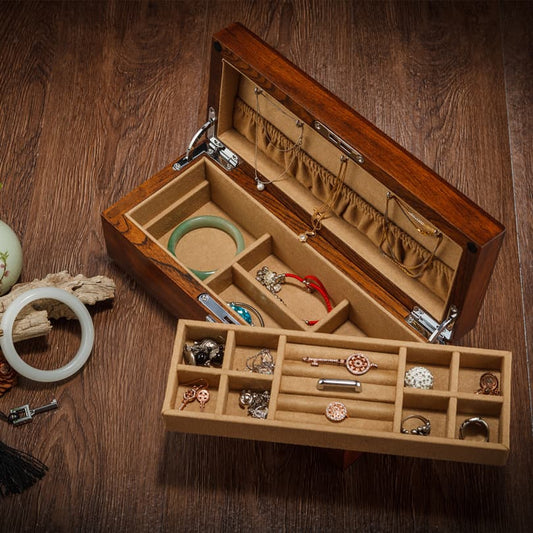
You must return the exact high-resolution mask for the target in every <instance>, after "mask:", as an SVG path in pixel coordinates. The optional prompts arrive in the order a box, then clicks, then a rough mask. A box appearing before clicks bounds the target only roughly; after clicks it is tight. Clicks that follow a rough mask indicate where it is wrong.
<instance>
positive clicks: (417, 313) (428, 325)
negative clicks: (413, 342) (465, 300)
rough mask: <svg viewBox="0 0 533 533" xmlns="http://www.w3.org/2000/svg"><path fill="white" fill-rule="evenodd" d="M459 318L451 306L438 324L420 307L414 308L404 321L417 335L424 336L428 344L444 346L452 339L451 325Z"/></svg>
mask: <svg viewBox="0 0 533 533" xmlns="http://www.w3.org/2000/svg"><path fill="white" fill-rule="evenodd" d="M458 316H459V311H458V310H457V307H455V305H451V306H450V309H449V310H448V315H447V317H446V318H445V319H444V320H443V321H442V322H438V321H437V320H435V319H434V318H433V317H432V316H431V315H430V314H429V313H427V311H424V310H423V309H421V308H420V307H415V308H414V309H413V310H412V311H411V312H410V313H409V315H408V316H407V317H405V321H406V322H407V323H408V324H409V325H410V326H411V327H412V328H414V329H416V330H417V331H418V332H419V333H421V334H422V335H424V337H426V339H427V340H428V342H430V343H432V344H435V343H439V344H446V343H447V342H449V341H450V340H451V338H452V333H453V324H454V323H455V321H456V320H457V317H458Z"/></svg>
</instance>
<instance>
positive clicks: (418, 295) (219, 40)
mask: <svg viewBox="0 0 533 533" xmlns="http://www.w3.org/2000/svg"><path fill="white" fill-rule="evenodd" d="M208 105H209V118H208V121H207V122H206V123H205V124H204V125H203V126H202V128H200V130H199V131H198V133H197V134H196V135H195V136H194V137H193V140H192V141H191V143H190V145H189V147H188V149H187V152H186V155H185V157H183V158H180V159H179V160H178V161H177V162H176V163H174V164H173V165H172V166H169V167H167V168H165V169H163V170H162V171H161V172H159V173H158V174H156V175H155V176H153V177H152V178H151V179H150V180H148V181H147V182H145V183H144V184H142V185H141V186H140V187H139V188H138V189H136V190H135V191H133V192H132V193H130V194H129V195H127V196H126V197H125V198H123V199H122V200H120V201H119V202H117V203H116V204H115V205H114V206H112V207H111V208H109V209H108V210H106V212H104V214H103V226H104V235H105V238H106V244H107V247H108V250H109V253H110V254H111V255H112V256H113V257H114V259H115V260H116V261H117V262H118V263H119V264H120V265H121V266H122V267H123V268H124V269H125V270H127V271H128V272H130V273H131V274H132V275H133V276H134V277H135V278H136V279H138V280H139V281H140V282H141V283H142V284H143V285H144V286H145V287H146V288H147V289H148V290H149V291H150V292H152V294H154V295H155V297H156V298H157V299H158V300H159V301H160V302H161V303H163V304H164V305H165V306H166V307H167V308H168V309H169V310H171V312H173V313H174V314H175V315H176V316H180V317H190V318H204V317H206V316H209V318H210V319H212V320H215V321H222V322H239V321H240V322H243V321H242V316H243V313H248V314H249V310H248V311H245V312H243V311H242V308H240V311H241V312H240V313H239V312H237V313H236V312H235V309H231V308H230V307H228V305H227V304H228V302H240V303H244V304H245V305H247V306H252V308H253V309H255V310H258V311H259V313H260V314H261V318H262V320H263V321H264V322H265V323H266V324H267V325H269V326H275V327H281V328H289V329H302V330H305V331H323V332H336V333H341V334H342V333H346V334H354V335H369V336H374V337H383V336H386V337H391V338H397V339H405V338H411V339H416V338H418V339H420V340H429V341H430V342H436V341H437V342H448V341H450V340H451V339H452V338H459V337H460V336H461V335H463V334H464V333H465V332H466V331H468V330H469V329H470V328H471V327H473V325H474V324H475V321H476V318H477V315H478V313H479V309H480V306H481V303H482V300H483V296H484V294H485V291H486V288H487V285H488V281H489V278H490V274H491V272H492V269H493V267H494V263H495V261H496V258H497V254H498V251H499V248H500V245H501V240H502V238H503V233H504V229H503V227H502V226H501V225H500V224H499V223H497V222H496V221H495V220H494V219H492V218H491V217H490V216H489V215H487V214H486V213H484V212H483V211H482V210H481V209H480V208H479V207H477V206H475V205H474V204H473V203H472V202H471V201H469V200H468V199H467V198H465V197H464V196H463V195H461V194H460V193H459V192H458V191H456V190H455V189H454V188H453V187H451V186H450V185H448V184H446V183H445V182H444V181H443V180H442V179H441V178H439V177H438V176H437V175H436V174H434V173H433V172H432V171H431V170H430V169H428V168H427V167H425V166H424V165H423V164H422V163H421V162H420V161H418V160H416V159H415V158H414V157H413V156H411V155H410V154H408V153H407V152H405V151H404V150H403V149H401V148H400V147H399V146H398V145H397V144H396V143H394V142H393V141H392V140H390V139H389V138H387V137H386V136H385V135H384V134H383V133H382V132H380V131H379V130H377V129H376V128H375V127H374V126H372V125H371V124H369V123H368V122H366V121H365V120H364V119H363V118H362V117H360V116H359V115H358V114H357V113H356V112H354V111H353V110H351V109H349V108H348V107H347V106H346V105H345V104H343V103H342V102H340V101H339V100H337V99H336V98H335V97H334V96H333V95H331V94H330V93H329V92H328V91H327V90H325V89H324V88H323V87H321V86H320V85H318V84H317V83H316V82H314V81H313V80H311V79H310V78H309V77H308V76H306V75H305V74H303V73H302V72H301V71H300V70H299V69H297V68H296V67H295V66H294V65H292V64H291V63H290V62H288V61H287V60H286V59H285V58H283V57H282V56H280V55H279V54H278V53H277V52H276V51H275V50H272V49H271V48H270V47H268V46H267V45H266V44H264V43H263V42H262V41H260V40H259V39H258V38H257V37H256V36H253V35H252V34H251V33H250V32H248V31H247V30H246V29H245V28H243V27H242V26H240V25H233V26H231V27H230V28H228V29H226V30H223V31H222V32H220V33H219V34H217V35H216V36H215V38H214V43H213V50H212V57H211V77H210V87H209V101H208ZM204 133H205V136H206V141H205V142H202V143H199V142H198V141H200V140H201V139H202V137H203V134H204ZM205 216H208V217H216V220H217V221H218V222H217V223H216V224H215V226H218V227H203V226H206V224H205V223H198V224H199V225H200V229H196V230H195V231H194V232H190V233H189V232H188V230H190V229H191V224H192V221H191V219H195V220H196V219H197V217H205ZM204 220H205V219H204ZM221 224H223V225H224V227H225V229H224V228H221ZM207 225H208V224H207ZM221 229H223V231H221ZM176 232H177V233H176ZM178 234H179V235H178ZM236 235H238V239H237V238H236ZM241 238H242V243H239V239H241ZM234 241H235V242H234ZM236 251H237V252H238V253H237V254H235V252H236ZM265 266H266V267H267V268H268V269H269V271H270V272H275V273H277V274H285V273H289V274H291V275H296V276H297V277H298V278H296V279H295V278H294V277H290V278H289V277H287V278H284V281H285V284H284V285H283V290H282V291H281V292H280V293H279V294H274V293H273V291H272V290H270V292H269V290H267V289H266V288H265V287H266V284H263V285H261V284H260V283H258V281H257V279H256V276H257V272H258V271H259V270H260V269H261V268H262V267H265ZM198 272H200V273H201V274H202V275H201V276H198ZM207 272H212V274H211V275H209V276H205V277H204V276H203V274H205V273H207ZM306 276H311V279H312V280H315V279H318V280H320V283H321V284H322V285H321V286H323V288H324V291H323V292H322V291H320V290H318V291H315V292H314V293H313V294H308V292H307V291H306V289H307V288H309V287H312V285H309V278H306ZM200 278H201V279H200ZM204 278H205V279H204ZM298 279H299V280H300V281H298ZM302 280H303V281H304V283H302ZM315 288H316V286H315ZM324 292H325V293H326V295H325V296H324ZM330 303H331V305H330ZM233 307H235V306H233ZM239 315H240V316H239ZM252 315H254V313H253V311H252ZM257 321H259V318H258V317H257V316H256V322H257ZM306 321H307V322H306Z"/></svg>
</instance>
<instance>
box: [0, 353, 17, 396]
mask: <svg viewBox="0 0 533 533" xmlns="http://www.w3.org/2000/svg"><path fill="white" fill-rule="evenodd" d="M16 383H17V373H16V372H15V371H14V370H13V369H12V368H11V367H10V366H9V364H8V362H7V361H6V360H5V359H4V356H3V355H0V396H2V395H4V394H5V393H6V392H7V391H8V390H10V389H11V387H13V386H14V385H16Z"/></svg>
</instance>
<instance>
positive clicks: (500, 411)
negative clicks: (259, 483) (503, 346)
mask: <svg viewBox="0 0 533 533" xmlns="http://www.w3.org/2000/svg"><path fill="white" fill-rule="evenodd" d="M205 337H209V338H215V339H223V340H224V342H225V355H224V361H223V364H222V367H221V368H214V367H203V366H194V365H190V364H186V361H185V360H184V359H183V347H184V346H185V344H186V343H191V342H193V341H195V340H201V339H202V338H205ZM262 349H268V350H269V351H270V353H271V355H272V358H273V361H274V363H275V367H274V369H273V372H272V373H269V374H260V373H256V372H251V371H250V370H249V369H248V368H247V364H246V363H247V361H248V360H249V358H251V357H253V356H254V354H257V353H259V352H260V351H261V350H262ZM353 353H360V354H363V355H365V356H366V357H368V359H369V361H371V362H372V363H375V364H377V365H378V366H377V368H375V367H372V368H370V369H369V370H368V371H367V372H366V373H363V374H362V375H352V374H351V373H350V372H348V370H347V368H346V367H345V366H343V365H335V364H331V365H330V364H319V365H318V366H311V365H310V364H309V363H308V362H305V361H302V357H305V356H307V357H315V358H319V357H327V358H332V359H333V358H342V359H346V358H347V357H348V356H349V355H350V354H353ZM510 363H511V354H510V353H509V352H502V351H490V350H481V349H475V348H457V347H453V346H441V345H421V344H419V343H414V342H413V343H410V342H405V341H391V340H383V339H372V338H365V337H347V336H339V335H331V334H323V333H316V332H315V333H309V332H303V331H287V330H280V329H273V328H259V327H242V326H233V325H225V324H224V325H223V324H206V323H204V322H195V321H190V320H181V321H180V322H179V324H178V331H177V336H176V342H175V347H174V353H173V357H172V361H171V367H170V372H169V379H168V383H167V390H166V395H165V401H164V405H163V417H164V419H165V423H166V426H167V428H168V429H169V430H173V431H185V432H192V433H202V434H208V435H219V436H227V437H238V438H246V439H254V440H267V441H274V442H285V443H292V444H303V445H314V446H321V447H326V448H336V449H346V450H358V451H369V452H377V453H390V454H396V455H409V456H415V457H424V458H434V459H446V460H454V461H465V462H474V463H486V464H504V463H505V461H506V459H507V456H508V453H509V426H510ZM414 365H418V366H423V367H425V368H427V369H428V370H430V371H431V372H432V373H434V374H435V376H434V377H435V380H434V383H435V387H434V388H433V389H430V390H423V389H418V388H413V387H407V386H405V384H404V376H405V371H406V370H408V369H409V368H411V367H412V366H414ZM485 372H492V373H494V375H495V376H497V379H498V380H499V389H498V392H499V394H498V395H495V394H478V391H477V389H476V387H475V385H476V380H478V381H479V376H481V375H483V374H484V373H485ZM201 378H203V379H205V380H207V382H208V383H209V390H210V392H211V393H212V400H210V401H212V403H211V404H210V405H209V404H208V405H206V406H205V408H204V409H201V407H200V406H197V405H187V406H186V407H185V408H184V409H183V410H179V406H180V402H181V398H182V396H183V394H184V392H185V390H184V387H186V384H187V383H189V382H190V381H194V379H201ZM320 378H328V379H351V380H357V381H359V382H360V383H361V391H360V392H356V391H355V390H353V391H352V390H348V389H346V390H344V389H343V390H340V391H339V390H318V389H317V380H318V379H320ZM243 390H257V391H264V390H268V391H269V392H270V401H269V405H268V415H267V417H266V419H258V418H253V417H251V416H249V415H248V413H247V411H246V409H243V408H242V407H241V406H240V405H239V399H240V394H241V392H242V391H243ZM331 402H341V403H342V404H344V406H345V407H346V410H347V414H348V416H347V418H345V419H344V420H342V421H340V422H332V421H330V420H328V419H327V418H326V408H327V407H328V405H329V404H330V403H331ZM413 416H414V417H422V418H421V419H419V418H411V419H407V417H413ZM479 417H481V418H482V420H483V423H486V424H487V425H488V427H489V430H490V438H489V441H488V442H481V441H480V438H479V437H477V436H474V437H476V438H472V436H471V435H467V438H465V439H464V440H463V439H461V438H460V430H459V428H460V426H461V424H462V423H463V422H464V421H465V420H467V419H469V418H474V419H475V418H479ZM406 419H407V420H406ZM424 420H428V421H429V424H430V433H429V435H421V434H413V433H411V432H408V433H403V432H402V431H401V429H402V428H404V426H405V429H409V430H412V429H413V428H416V427H417V426H423V425H424V422H423V421H424Z"/></svg>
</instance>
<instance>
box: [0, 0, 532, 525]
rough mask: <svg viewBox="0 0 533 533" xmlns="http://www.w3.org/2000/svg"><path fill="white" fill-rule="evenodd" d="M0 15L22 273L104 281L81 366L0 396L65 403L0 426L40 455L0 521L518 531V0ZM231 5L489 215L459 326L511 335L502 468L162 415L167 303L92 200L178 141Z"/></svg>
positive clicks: (1, 84) (527, 118)
mask: <svg viewBox="0 0 533 533" xmlns="http://www.w3.org/2000/svg"><path fill="white" fill-rule="evenodd" d="M0 14H1V15H2V16H1V17H0V141H1V142H0V181H2V182H4V183H5V187H4V189H3V190H2V191H1V192H0V218H2V220H5V221H6V222H8V223H10V224H11V225H12V227H13V228H14V229H15V231H16V232H17V233H18V234H19V235H20V236H21V239H22V242H23V247H24V253H25V267H24V272H23V279H24V280H30V279H32V278H34V277H41V276H43V275H45V274H46V273H47V272H51V271H57V270H62V269H69V270H70V271H71V272H72V273H77V272H83V273H85V274H87V275H95V274H99V273H101V274H106V275H109V276H111V277H113V278H114V279H115V281H116V283H117V297H116V301H115V303H114V306H113V307H112V308H104V309H101V310H100V311H99V312H98V313H96V314H95V315H94V320H95V327H96V332H97V338H96V345H95V350H94V353H93V355H92V358H91V360H90V363H89V364H88V366H87V367H86V368H85V369H84V371H83V373H82V374H80V375H79V376H77V377H76V378H75V379H73V380H71V381H69V382H67V383H61V384H57V385H53V386H41V387H35V386H33V385H32V384H31V383H29V382H25V381H24V380H22V381H21V384H20V385H19V386H18V387H17V388H15V389H14V390H13V391H12V392H10V393H9V394H8V395H6V396H4V397H2V398H0V410H6V409H8V408H9V407H13V406H14V405H19V404H23V403H27V402H30V403H32V402H33V403H36V404H37V403H45V401H48V399H49V398H50V397H53V396H55V397H56V398H57V399H58V400H59V402H60V405H61V408H60V409H59V410H58V411H57V412H54V413H50V414H48V415H46V416H44V415H43V417H42V418H41V419H40V420H36V421H35V422H34V423H33V424H31V425H27V426H25V427H21V428H16V429H15V428H10V427H8V426H5V427H2V428H0V439H1V440H2V441H5V442H6V443H7V444H9V445H11V446H15V447H17V448H20V449H24V450H27V451H31V452H32V453H34V454H35V455H36V456H37V457H39V458H40V459H42V460H43V461H44V462H46V463H47V464H48V466H49V467H50V471H49V473H48V474H47V476H46V477H45V478H44V479H43V480H42V481H40V482H39V483H38V484H37V485H36V486H34V487H33V488H31V489H30V490H28V491H26V492H25V493H23V494H21V495H17V496H10V497H7V498H5V499H4V500H3V501H2V512H1V513H0V531H4V530H5V531H31V530H38V531H87V532H92V531H104V530H111V531H117V532H120V531H127V530H130V531H169V530H170V531H197V530H207V531H226V530H236V531H240V530H245V529H249V528H250V527H253V528H254V529H257V530H259V531H264V530H273V531H278V530H281V531H283V530H288V531H353V530H361V531H367V530H369V531H398V530H415V531H436V530H439V531H481V530H486V529H490V530H492V531H526V530H528V527H527V526H528V523H531V521H532V520H533V514H532V510H531V506H530V500H531V497H532V496H533V487H532V481H531V474H530V473H531V471H532V453H531V449H532V446H531V445H532V432H531V426H530V424H529V423H525V421H526V420H527V421H529V420H531V409H530V395H531V391H530V381H528V366H527V359H526V354H527V351H526V337H525V331H524V328H526V330H527V333H528V334H529V339H531V337H532V336H533V329H532V322H531V313H527V310H528V302H530V300H531V284H532V272H531V257H532V256H531V254H532V252H531V244H530V243H531V207H532V206H531V198H532V190H531V181H532V180H531V154H530V150H529V151H528V149H527V147H528V146H529V145H530V144H531V129H532V128H531V80H530V72H531V70H532V69H531V66H532V65H531V53H530V50H531V30H530V26H531V25H530V24H528V21H530V20H531V17H530V14H531V10H530V9H528V7H527V5H526V6H525V7H524V5H523V4H522V3H516V4H513V5H512V6H511V7H509V8H507V6H506V5H505V4H502V5H500V4H498V3H496V2H491V1H487V2H471V3H470V2H469V3H463V2H370V1H369V2H357V3H355V2H340V1H325V0H324V1H320V0H313V1H309V2H308V1H303V0H295V1H286V2H285V1H284V2H281V1H280V2H278V1H272V2H270V1H268V2H267V1H259V2H254V1H251V0H246V1H245V0H243V1H233V2H225V1H216V0H209V1H180V2H160V1H139V2H125V1H117V0H110V1H109V2H32V3H18V2H2V3H1V4H0ZM528 17H529V18H528ZM236 20H238V21H241V22H243V23H244V24H245V25H247V26H248V27H249V28H250V29H251V30H252V31H254V32H256V33H257V34H258V35H259V36H260V37H262V38H263V39H264V40H266V41H267V42H268V43H269V44H271V45H273V46H275V47H276V48H278V49H279V50H280V51H281V52H282V53H283V54H285V55H286V56H287V57H289V59H291V60H292V61H293V62H294V63H296V64H297V65H298V66H299V67H301V68H302V69H303V70H305V71H306V72H308V73H309V74H310V75H311V76H313V77H314V78H316V79H317V80H318V81H320V82H321V83H322V84H323V85H325V86H326V87H327V88H329V89H330V90H332V91H333V92H334V93H335V94H336V95H338V96H339V97H340V98H341V99H343V100H345V101H346V102H347V103H348V104H349V105H351V106H352V107H354V108H355V109H356V110H358V111H359V112H360V113H361V114H362V115H363V116H365V117H366V118H368V119H369V120H371V121H372V122H374V123H375V124H377V125H378V126H379V127H380V128H382V129H383V130H384V131H385V132H386V133H387V134H388V135H389V136H391V137H392V138H393V139H395V140H397V141H398V142H400V144H402V145H404V146H405V147H406V148H407V149H408V150H410V151H412V152H413V153H414V154H415V155H416V156H417V157H419V158H420V159H421V160H422V161H423V162H425V163H426V164H427V165H429V166H430V167H432V168H434V169H435V170H436V171H437V172H438V173H439V174H441V175H442V177H443V178H444V179H446V180H447V181H449V182H450V183H452V184H454V185H455V186H456V187H458V188H459V189H460V190H461V191H462V192H464V193H465V194H467V195H468V196H470V197H471V198H472V199H473V200H474V201H476V202H477V203H479V204H480V205H481V206H482V207H483V208H485V209H486V210H487V211H488V212H489V213H490V214H492V215H493V216H495V217H496V218H498V219H499V220H501V221H502V222H503V223H504V224H505V225H506V227H507V236H506V240H505V244H504V248H503V250H502V254H501V256H500V258H499V260H498V264H497V267H496V270H495V273H494V276H493V279H492V282H491V284H490V287H489V291H488V294H487V298H486V301H485V304H484V306H483V309H482V313H481V315H480V318H479V321H478V324H477V326H476V328H475V329H474V330H473V331H472V332H471V333H470V334H469V335H468V336H467V337H466V338H465V339H463V341H462V342H463V343H464V344H466V345H473V346H482V347H487V348H501V349H512V350H513V352H514V363H513V372H514V382H513V423H512V428H511V429H512V441H511V445H512V452H511V457H510V460H509V463H508V465H507V466H506V467H503V468H492V467H482V466H475V465H466V464H455V463H445V462H440V461H429V460H417V459H410V458H401V457H393V456H386V455H377V454H364V455H363V456H362V457H361V458H360V459H359V460H358V461H357V462H356V463H355V464H354V465H353V466H352V467H351V468H350V469H349V470H347V471H346V472H341V471H339V470H337V469H335V468H334V467H333V466H332V465H331V463H330V462H328V460H327V459H326V456H325V454H324V453H323V452H322V451H320V450H317V449H313V448H307V447H298V446H288V445H281V444H269V443H261V442H252V441H238V440H231V439H224V438H214V437H202V436H195V435H186V434H175V433H167V432H166V431H165V430H164V427H163V424H162V421H161V419H160V414H159V411H160V408H161V405H162V400H163V393H164V385H165V381H166V373H167V371H168V357H169V355H170V351H171V349H172V342H173V337H174V331H175V323H174V321H173V320H172V318H171V317H169V316H168V315H167V314H166V313H165V311H164V310H163V309H161V308H160V306H158V304H157V302H155V301H154V300H153V299H151V298H150V297H148V296H147V295H146V294H145V292H144V291H143V290H142V289H141V288H140V287H139V286H138V285H137V284H136V283H134V282H133V281H132V280H131V279H130V278H129V277H128V276H127V275H125V274H124V273H123V272H122V271H120V270H119V269H118V268H117V267H116V266H115V265H114V264H113V263H111V261H110V260H109V258H108V257H107V255H106V252H105V246H104V243H103V236H102V233H101V229H100V221H99V213H100V211H101V210H102V209H103V208H105V207H107V206H109V205H111V204H112V203H113V202H114V201H116V200H117V199H118V198H120V197H122V196H124V194H125V193H126V192H128V191H129V190H131V189H132V188H134V187H135V186H136V185H138V184H140V183H142V182H143V181H145V180H146V179H147V178H148V177H149V176H150V175H151V174H153V173H155V172H156V171H157V170H159V169H161V168H162V167H163V166H165V165H166V164H168V163H169V162H170V161H172V160H173V159H175V158H176V156H177V155H179V154H180V153H182V152H183V150H184V148H185V146H186V144H187V142H188V140H189V139H190V137H191V136H192V134H193V133H194V132H195V131H196V129H197V128H198V126H199V124H201V123H202V122H203V120H204V119H205V112H206V109H205V105H206V104H205V102H206V94H207V81H208V80H207V75H208V68H209V65H208V62H209V47H210V42H211V35H212V33H213V32H215V31H217V30H219V29H220V28H222V27H224V26H226V25H228V24H229V23H231V22H233V21H236ZM524 308H525V309H526V312H524V311H523V309H524ZM524 324H525V326H524ZM32 346H33V347H35V345H30V347H29V348H28V350H31V349H32ZM530 347H531V346H530ZM61 349H63V348H61ZM75 349H76V346H75V341H74V340H70V339H67V341H66V346H65V347H64V350H65V351H68V350H70V352H69V353H73V351H74V350H75ZM58 351H60V350H58Z"/></svg>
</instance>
